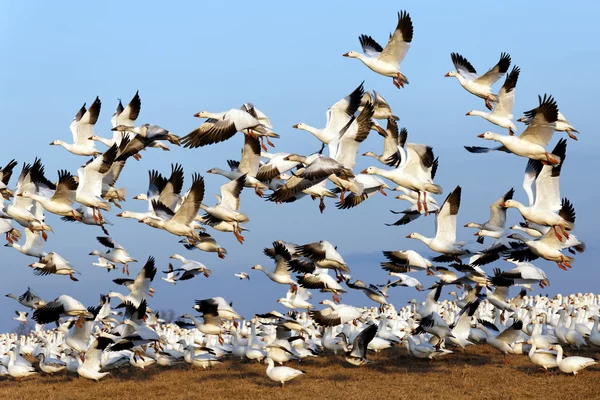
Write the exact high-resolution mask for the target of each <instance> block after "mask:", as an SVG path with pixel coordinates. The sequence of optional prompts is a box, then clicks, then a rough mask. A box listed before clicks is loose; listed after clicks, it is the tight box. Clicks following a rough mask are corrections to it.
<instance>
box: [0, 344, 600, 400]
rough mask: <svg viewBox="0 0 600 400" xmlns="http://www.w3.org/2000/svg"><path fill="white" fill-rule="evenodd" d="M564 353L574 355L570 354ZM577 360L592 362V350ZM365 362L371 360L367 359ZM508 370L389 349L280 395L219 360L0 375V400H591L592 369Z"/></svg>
mask: <svg viewBox="0 0 600 400" xmlns="http://www.w3.org/2000/svg"><path fill="white" fill-rule="evenodd" d="M567 354H568V355H575V352H573V351H571V352H568V353H567ZM580 355H585V356H590V357H594V358H596V359H598V358H599V357H600V353H598V352H592V351H588V352H582V353H581V354H580ZM371 358H372V357H371ZM509 360H510V365H506V364H504V362H503V357H502V356H501V355H500V354H499V353H498V352H496V351H495V350H494V349H492V348H490V347H488V346H472V347H469V348H467V350H466V351H460V352H457V353H455V354H450V355H449V356H446V358H442V359H438V360H436V361H435V362H434V363H429V361H425V360H418V359H415V358H412V357H409V356H408V355H407V354H406V352H405V350H404V349H392V350H390V351H388V353H387V354H385V355H382V356H381V358H380V359H379V360H376V361H375V362H374V363H373V364H370V365H368V366H366V367H363V368H356V367H353V366H350V365H348V364H347V363H346V362H345V360H343V358H342V357H340V356H334V355H330V356H325V357H320V358H317V359H312V360H309V361H305V362H303V363H301V364H299V365H294V363H291V364H289V365H290V366H292V367H296V368H299V369H302V370H304V371H305V372H306V373H307V375H306V376H301V377H299V378H297V379H295V380H294V381H292V382H289V383H288V385H286V388H285V390H282V389H281V388H280V387H279V386H278V384H277V383H275V382H273V381H271V380H270V379H269V378H268V377H267V376H266V374H265V369H266V366H265V365H264V364H248V363H235V362H233V361H229V360H227V361H224V362H223V364H221V365H219V366H217V367H214V368H213V369H210V370H202V369H198V368H193V369H192V368H188V367H187V366H185V365H181V366H179V367H174V368H169V369H163V368H161V367H158V366H152V367H150V368H147V369H146V370H145V371H141V370H138V369H136V370H133V369H132V368H129V369H124V370H121V371H118V372H113V373H112V375H111V376H108V377H106V378H105V379H103V380H101V381H100V382H98V383H96V382H93V381H89V380H85V379H82V378H73V377H70V376H67V375H55V376H39V377H32V378H27V379H25V380H23V381H22V382H17V381H15V380H13V379H11V378H10V377H9V378H4V379H3V378H0V399H2V400H8V399H29V400H33V399H36V400H37V399H48V400H54V399H56V400H68V399H76V400H84V399H139V400H150V399H159V398H160V399H207V398H211V399H236V400H242V399H270V400H275V399H344V400H348V399H378V398H380V399H381V398H383V399H413V400H414V399H433V400H441V399H462V398H472V399H494V400H500V399H546V400H547V399H555V398H556V399H558V398H560V399H564V400H566V399H598V398H600V366H598V365H595V366H593V367H591V368H588V369H587V370H584V371H582V372H581V373H580V374H579V375H577V376H570V375H564V374H562V373H560V371H557V370H555V371H551V372H548V373H545V372H543V371H538V370H536V367H535V365H533V364H532V363H531V362H530V361H529V359H528V358H527V356H511V357H509Z"/></svg>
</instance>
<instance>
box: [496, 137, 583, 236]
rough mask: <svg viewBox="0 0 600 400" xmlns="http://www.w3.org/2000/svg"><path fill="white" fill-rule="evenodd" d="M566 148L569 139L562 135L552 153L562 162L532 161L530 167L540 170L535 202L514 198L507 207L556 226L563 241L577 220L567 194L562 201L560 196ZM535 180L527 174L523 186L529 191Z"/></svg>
mask: <svg viewBox="0 0 600 400" xmlns="http://www.w3.org/2000/svg"><path fill="white" fill-rule="evenodd" d="M566 152H567V141H566V140H565V139H561V140H559V141H558V143H557V144H556V146H555V147H554V150H552V154H554V155H556V156H557V157H559V158H560V160H561V161H560V163H559V164H558V165H556V166H552V165H545V166H542V165H541V162H539V161H534V160H530V161H529V163H528V166H527V170H528V171H539V172H538V173H537V176H536V178H535V192H536V196H535V201H534V202H532V199H531V198H530V204H529V206H526V205H524V204H522V203H520V202H518V201H516V200H512V199H509V200H506V201H505V202H504V206H505V207H507V208H516V209H517V210H519V212H520V213H521V215H522V216H523V218H524V219H525V220H526V221H528V222H532V223H535V224H539V225H542V226H549V227H552V229H553V230H554V233H555V234H556V237H557V238H558V240H560V241H563V240H566V239H568V238H569V234H568V233H567V230H573V229H574V224H575V208H574V207H573V205H572V204H571V202H570V201H569V200H568V199H566V198H565V199H563V200H562V201H561V198H560V183H559V178H560V172H561V169H562V166H563V163H564V160H565V158H566ZM532 184H533V182H532V180H531V179H527V178H526V179H525V181H524V183H523V187H524V188H525V189H526V192H527V193H528V195H529V194H530V193H531V185H532ZM526 186H528V187H526ZM559 230H560V232H559ZM563 237H564V239H563Z"/></svg>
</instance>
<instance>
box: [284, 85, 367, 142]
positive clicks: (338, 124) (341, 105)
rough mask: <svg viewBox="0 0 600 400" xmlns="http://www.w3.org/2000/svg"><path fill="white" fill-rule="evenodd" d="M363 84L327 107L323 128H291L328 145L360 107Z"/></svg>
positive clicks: (297, 125)
mask: <svg viewBox="0 0 600 400" xmlns="http://www.w3.org/2000/svg"><path fill="white" fill-rule="evenodd" d="M363 83H364V82H363ZM363 83H361V84H360V85H359V86H358V87H357V88H356V89H354V91H353V92H352V93H350V94H349V95H348V96H346V97H344V98H343V99H341V100H339V101H338V102H336V103H335V104H334V105H332V106H331V107H329V109H328V110H327V122H326V124H325V127H324V128H322V129H317V128H313V127H312V126H310V125H307V124H304V123H299V124H296V125H294V126H293V128H295V129H301V130H304V131H307V132H310V133H312V134H313V135H314V136H315V137H316V138H317V139H319V140H320V141H321V142H323V143H324V144H329V143H330V142H331V141H332V140H333V138H334V137H336V136H337V135H338V134H339V132H340V130H342V128H343V127H344V126H346V125H347V124H348V122H349V121H350V118H352V117H353V116H354V113H356V111H357V110H358V108H359V107H360V104H361V100H362V98H363V94H364V92H365V90H364V87H363Z"/></svg>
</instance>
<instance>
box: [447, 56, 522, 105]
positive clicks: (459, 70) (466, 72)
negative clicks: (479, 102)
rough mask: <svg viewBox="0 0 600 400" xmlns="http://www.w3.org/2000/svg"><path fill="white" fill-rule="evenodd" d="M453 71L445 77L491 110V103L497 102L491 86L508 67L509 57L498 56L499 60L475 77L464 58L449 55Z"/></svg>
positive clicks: (473, 70)
mask: <svg viewBox="0 0 600 400" xmlns="http://www.w3.org/2000/svg"><path fill="white" fill-rule="evenodd" d="M450 56H451V57H452V63H453V64H454V68H456V70H455V71H450V72H448V73H447V74H446V75H445V76H446V77H455V78H456V79H458V83H460V85H461V86H462V87H463V88H464V89H465V90H466V91H467V92H469V93H471V94H474V95H475V96H477V97H479V98H482V99H484V100H485V106H486V107H487V108H488V109H489V110H491V109H492V104H491V103H492V102H495V103H497V102H498V96H496V95H494V94H492V85H493V84H494V83H496V82H497V81H498V80H499V79H500V78H502V75H504V74H505V73H506V72H507V71H508V68H509V67H510V55H509V54H508V53H502V54H500V60H499V61H498V63H497V64H496V65H494V66H493V67H492V68H490V70H489V71H487V72H486V73H485V74H483V75H481V76H477V71H475V68H473V66H472V65H471V63H470V62H469V61H467V59H466V58H464V57H463V56H461V55H460V54H458V53H452V54H450Z"/></svg>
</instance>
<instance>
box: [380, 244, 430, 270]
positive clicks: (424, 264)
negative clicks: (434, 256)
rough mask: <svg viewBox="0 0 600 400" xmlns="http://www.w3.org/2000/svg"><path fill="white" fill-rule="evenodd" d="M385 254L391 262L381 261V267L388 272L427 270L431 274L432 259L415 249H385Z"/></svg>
mask: <svg viewBox="0 0 600 400" xmlns="http://www.w3.org/2000/svg"><path fill="white" fill-rule="evenodd" d="M383 256H384V257H385V258H387V259H388V260H389V262H383V263H381V267H382V268H383V269H384V270H385V271H388V272H394V273H405V272H411V271H427V275H431V274H432V272H431V271H430V268H432V267H433V264H431V261H429V260H427V259H426V258H425V257H423V256H422V255H420V254H419V253H417V252H416V251H414V250H398V251H384V252H383Z"/></svg>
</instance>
